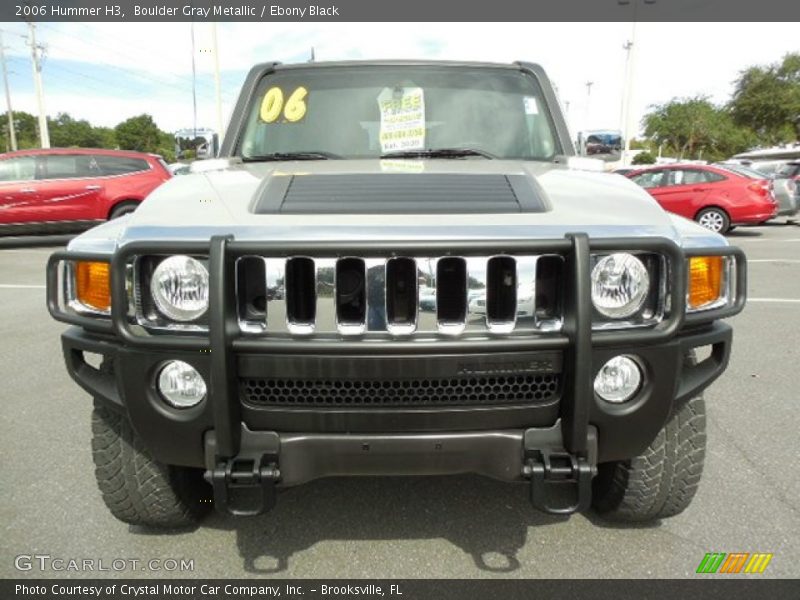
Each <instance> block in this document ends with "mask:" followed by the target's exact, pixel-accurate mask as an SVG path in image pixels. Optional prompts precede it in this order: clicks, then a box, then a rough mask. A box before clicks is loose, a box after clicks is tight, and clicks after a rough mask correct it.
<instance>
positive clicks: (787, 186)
mask: <svg viewBox="0 0 800 600" xmlns="http://www.w3.org/2000/svg"><path fill="white" fill-rule="evenodd" d="M718 166H720V167H722V168H726V169H729V170H731V171H733V172H734V173H738V174H740V175H744V176H745V177H749V178H751V179H764V178H765V177H767V178H768V179H769V180H770V182H771V185H772V195H773V196H775V199H776V200H777V201H778V216H779V217H792V216H794V215H795V214H796V213H797V210H798V208H799V207H798V204H800V200H798V196H797V194H798V190H797V180H798V179H800V177H798V172H800V161H796V162H786V163H778V164H774V165H771V167H773V168H772V169H771V173H767V172H765V171H763V170H762V169H760V168H759V165H758V163H754V164H752V165H749V166H745V165H737V164H727V163H719V165H718Z"/></svg>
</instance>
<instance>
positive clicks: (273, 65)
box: [253, 59, 519, 70]
mask: <svg viewBox="0 0 800 600" xmlns="http://www.w3.org/2000/svg"><path fill="white" fill-rule="evenodd" d="M360 66H392V67H397V66H421V67H429V66H440V67H492V68H499V69H519V63H495V62H479V61H460V60H418V59H391V60H341V61H320V62H316V61H314V62H302V63H286V64H284V63H279V62H266V63H260V64H257V65H255V66H254V67H253V69H254V70H256V69H257V70H260V69H267V68H270V69H276V70H281V69H306V68H319V67H323V68H324V67H360Z"/></svg>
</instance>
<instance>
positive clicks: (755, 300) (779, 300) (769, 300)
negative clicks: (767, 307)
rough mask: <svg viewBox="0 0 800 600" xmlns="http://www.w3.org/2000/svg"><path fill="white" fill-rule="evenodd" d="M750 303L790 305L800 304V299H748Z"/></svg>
mask: <svg viewBox="0 0 800 600" xmlns="http://www.w3.org/2000/svg"><path fill="white" fill-rule="evenodd" d="M747 301H748V302H788V303H790V304H800V298H748V299H747Z"/></svg>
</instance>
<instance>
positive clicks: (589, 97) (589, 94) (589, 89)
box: [584, 81, 594, 131]
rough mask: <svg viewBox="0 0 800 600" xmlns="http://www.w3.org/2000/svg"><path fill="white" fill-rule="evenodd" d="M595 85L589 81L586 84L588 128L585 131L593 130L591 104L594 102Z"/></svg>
mask: <svg viewBox="0 0 800 600" xmlns="http://www.w3.org/2000/svg"><path fill="white" fill-rule="evenodd" d="M593 85H594V81H587V82H586V126H585V127H584V130H587V131H588V130H589V129H591V128H592V123H591V112H590V108H591V107H590V103H591V100H592V86H593Z"/></svg>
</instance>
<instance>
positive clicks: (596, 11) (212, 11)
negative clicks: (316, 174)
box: [0, 0, 800, 35]
mask: <svg viewBox="0 0 800 600" xmlns="http://www.w3.org/2000/svg"><path fill="white" fill-rule="evenodd" d="M16 20H25V21H84V22H92V21H97V22H100V21H106V22H126V21H131V22H134V21H192V20H194V21H199V22H202V21H252V22H270V21H312V22H325V21H328V22H335V21H341V22H357V21H397V22H403V21H433V22H454V21H458V22H470V21H494V22H503V21H514V22H517V21H528V22H537V21H606V22H612V21H705V22H720V21H753V22H755V21H757V22H769V21H800V2H797V1H787V0H759V1H758V2H753V0H492V1H491V2H487V1H486V0H434V1H433V2H432V1H431V0H390V1H387V0H313V1H312V2H309V1H308V0H39V1H37V0H3V1H2V2H0V21H16ZM754 34H755V35H759V32H755V33H754ZM760 34H761V35H768V32H767V31H763V32H761V33H760Z"/></svg>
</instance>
